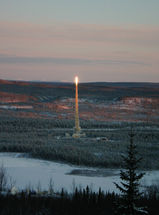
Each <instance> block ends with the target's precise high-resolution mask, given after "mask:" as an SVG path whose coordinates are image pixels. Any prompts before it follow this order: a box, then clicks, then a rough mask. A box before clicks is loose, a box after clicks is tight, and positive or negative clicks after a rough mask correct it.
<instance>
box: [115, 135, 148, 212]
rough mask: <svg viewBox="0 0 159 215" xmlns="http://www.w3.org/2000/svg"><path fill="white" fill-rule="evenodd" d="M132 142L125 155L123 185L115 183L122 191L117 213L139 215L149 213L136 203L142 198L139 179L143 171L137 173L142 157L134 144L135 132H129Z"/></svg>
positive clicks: (121, 177) (121, 172)
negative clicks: (139, 156) (138, 155)
mask: <svg viewBox="0 0 159 215" xmlns="http://www.w3.org/2000/svg"><path fill="white" fill-rule="evenodd" d="M129 137H130V144H129V146H128V151H127V153H128V154H127V156H123V162H124V169H125V170H121V171H120V179H121V185H119V184H117V183H115V185H116V187H117V188H118V189H119V190H120V192H121V199H120V201H119V202H118V204H117V214H122V215H137V214H148V213H147V211H146V210H144V208H141V207H138V206H137V205H136V203H137V201H138V200H139V199H140V198H141V196H142V193H141V192H140V191H139V181H140V179H141V178H142V177H143V175H144V174H143V173H137V169H138V166H139V164H140V162H141V158H137V150H136V145H135V144H134V141H133V138H134V134H133V133H132V132H131V133H130V134H129Z"/></svg>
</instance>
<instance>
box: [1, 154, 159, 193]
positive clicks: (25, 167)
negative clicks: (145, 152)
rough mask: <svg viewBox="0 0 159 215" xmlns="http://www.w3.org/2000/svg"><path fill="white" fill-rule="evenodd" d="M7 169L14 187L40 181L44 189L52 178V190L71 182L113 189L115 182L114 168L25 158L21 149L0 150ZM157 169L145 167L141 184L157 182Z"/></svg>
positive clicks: (34, 185) (146, 184) (71, 186)
mask: <svg viewBox="0 0 159 215" xmlns="http://www.w3.org/2000/svg"><path fill="white" fill-rule="evenodd" d="M1 163H3V166H4V167H5V168H6V169H7V173H8V175H10V176H11V177H12V178H13V179H14V180H15V181H16V187H18V188H19V189H24V188H26V187H27V186H30V187H31V188H32V187H34V188H36V187H37V186H38V184H39V182H40V185H41V188H42V189H48V185H49V181H50V179H51V178H52V180H53V182H54V189H55V191H58V190H60V189H61V188H62V187H63V188H64V189H66V190H67V191H68V192H72V191H73V189H74V186H77V187H86V186H87V185H88V186H90V187H91V188H92V189H93V190H94V191H98V189H99V187H101V189H102V190H104V191H110V192H112V191H115V192H118V191H117V190H116V187H115V185H114V182H116V183H119V182H120V178H119V173H120V170H118V169H100V168H87V167H79V166H75V165H68V164H64V163H57V162H51V161H45V160H39V159H33V158H28V157H27V156H26V154H22V153H0V165H1ZM158 181H159V171H147V172H146V174H145V176H144V177H143V179H142V181H141V185H142V186H149V185H152V184H157V182H158Z"/></svg>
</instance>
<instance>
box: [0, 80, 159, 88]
mask: <svg viewBox="0 0 159 215" xmlns="http://www.w3.org/2000/svg"><path fill="white" fill-rule="evenodd" d="M0 84H17V85H39V84H46V85H58V86H59V85H61V86H65V85H72V84H73V82H60V81H50V82H49V81H24V80H5V79H0ZM80 84H81V85H88V86H89V85H90V86H108V87H153V88H158V87H159V83H154V82H82V83H80Z"/></svg>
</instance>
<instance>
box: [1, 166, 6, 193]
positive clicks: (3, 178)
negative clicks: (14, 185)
mask: <svg viewBox="0 0 159 215" xmlns="http://www.w3.org/2000/svg"><path fill="white" fill-rule="evenodd" d="M7 182H8V179H7V171H6V169H5V168H4V166H3V164H1V166H0V192H2V191H4V190H5V189H6V188H7Z"/></svg>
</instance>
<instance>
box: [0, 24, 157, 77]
mask: <svg viewBox="0 0 159 215" xmlns="http://www.w3.org/2000/svg"><path fill="white" fill-rule="evenodd" d="M0 43H1V50H0V59H1V60H0V65H1V74H0V75H1V77H4V78H9V77H11V78H12V79H14V77H16V78H15V79H17V77H18V76H21V77H23V78H24V79H29V78H30V79H31V80H32V79H38V77H39V78H40V79H42V78H43V75H44V74H45V75H47V76H46V77H45V79H48V80H50V77H51V79H52V80H53V79H54V78H55V79H56V80H60V79H61V80H62V79H66V77H68V78H69V80H72V79H71V77H72V75H74V73H79V75H81V76H82V77H83V78H82V79H83V80H84V79H85V80H86V79H88V78H90V77H91V80H95V79H96V78H99V77H100V78H101V80H107V79H109V80H110V81H113V80H114V81H118V80H120V79H121V75H124V79H125V78H127V80H129V79H131V80H134V79H135V80H137V79H138V78H139V76H141V77H142V78H145V80H147V79H149V80H151V81H152V80H154V81H159V75H158V68H159V63H158V62H159V27H150V26H140V27H139V26H134V27H115V26H102V25H83V24H78V23H74V24H68V23H53V24H52V25H50V26H44V25H37V24H29V23H9V22H0ZM2 56H3V57H2ZM7 57H8V61H7ZM4 58H5V61H4ZM11 58H12V59H11ZM13 59H14V61H13ZM29 59H30V64H29V65H28V61H29ZM39 59H44V60H42V61H41V63H40V62H39ZM45 59H47V60H46V61H45ZM49 59H50V60H49ZM51 59H52V60H51ZM56 59H57V60H56ZM67 59H68V61H67ZM9 60H10V61H9ZM16 60H17V61H16ZM11 62H12V63H11ZM13 62H14V65H13ZM38 62H39V63H38ZM44 62H45V63H44ZM75 62H76V63H75ZM90 62H91V63H90ZM42 64H43V65H42ZM13 71H14V72H13ZM31 71H32V72H31ZM45 71H47V73H45ZM62 74H63V75H64V76H66V77H63V76H62ZM139 74H142V75H139ZM145 74H146V75H145ZM133 75H135V76H133ZM108 76H109V78H108ZM150 76H151V78H150ZM36 77H37V78H36ZM129 81H130V80H129ZM143 81H144V80H143Z"/></svg>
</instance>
